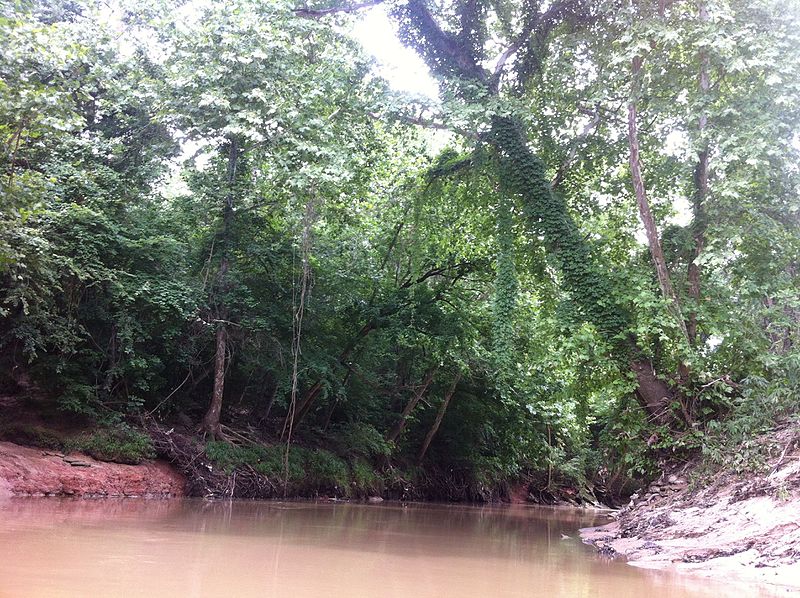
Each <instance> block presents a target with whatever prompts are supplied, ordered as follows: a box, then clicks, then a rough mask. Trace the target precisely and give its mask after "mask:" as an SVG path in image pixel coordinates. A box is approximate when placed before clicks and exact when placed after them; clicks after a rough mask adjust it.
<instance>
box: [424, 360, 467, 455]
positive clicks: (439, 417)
mask: <svg viewBox="0 0 800 598" xmlns="http://www.w3.org/2000/svg"><path fill="white" fill-rule="evenodd" d="M460 380H461V372H459V373H458V374H456V377H455V380H453V384H452V385H451V386H450V389H449V390H448V391H447V394H445V395H444V399H442V404H441V405H439V410H438V411H437V412H436V419H434V420H433V425H432V426H431V428H430V430H428V433H427V434H426V435H425V440H423V441H422V445H421V446H420V447H419V452H418V453H417V465H419V464H420V463H422V460H423V459H424V458H425V453H427V452H428V448H429V447H430V445H431V442H432V441H433V438H434V436H436V433H437V432H438V431H439V426H441V425H442V420H443V419H444V414H445V412H446V411H447V406H448V405H449V404H450V399H452V398H453V395H454V394H455V393H456V386H458V383H459V381H460Z"/></svg>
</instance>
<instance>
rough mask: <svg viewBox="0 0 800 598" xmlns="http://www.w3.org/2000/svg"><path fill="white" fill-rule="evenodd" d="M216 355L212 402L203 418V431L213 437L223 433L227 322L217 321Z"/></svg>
mask: <svg viewBox="0 0 800 598" xmlns="http://www.w3.org/2000/svg"><path fill="white" fill-rule="evenodd" d="M216 341H217V342H216V356H215V358H214V391H213V393H212V394H211V404H210V405H209V406H208V411H206V415H205V417H204V418H203V431H204V432H205V433H206V434H208V435H209V436H211V438H219V437H220V436H221V435H222V434H221V431H220V425H219V416H220V413H221V412H222V395H223V393H224V391H225V356H226V355H225V353H226V351H227V344H228V329H227V327H226V326H225V322H222V321H221V322H217V334H216Z"/></svg>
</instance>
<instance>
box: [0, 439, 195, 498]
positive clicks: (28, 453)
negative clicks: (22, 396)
mask: <svg viewBox="0 0 800 598" xmlns="http://www.w3.org/2000/svg"><path fill="white" fill-rule="evenodd" d="M185 487H186V480H185V479H184V477H183V476H182V475H181V474H179V473H178V472H177V471H175V470H174V469H173V468H172V467H171V466H170V465H169V464H167V463H165V462H163V461H147V462H144V463H141V464H139V465H123V464H120V463H106V462H103V461H97V460H95V459H93V458H91V457H89V456H87V455H84V454H81V453H69V454H66V455H65V454H63V453H58V452H55V451H47V450H43V449H37V448H27V447H23V446H19V445H17V444H13V443H10V442H0V497H4V496H76V497H84V498H96V497H133V496H138V497H146V498H167V497H175V496H183V495H184V494H185Z"/></svg>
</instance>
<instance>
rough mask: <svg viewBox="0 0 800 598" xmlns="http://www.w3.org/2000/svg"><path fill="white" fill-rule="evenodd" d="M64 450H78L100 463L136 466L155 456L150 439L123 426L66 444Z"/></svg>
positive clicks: (81, 437)
mask: <svg viewBox="0 0 800 598" xmlns="http://www.w3.org/2000/svg"><path fill="white" fill-rule="evenodd" d="M64 448H65V449H66V450H78V451H82V452H85V453H87V454H88V455H91V456H92V457H94V458H95V459H98V460H100V461H112V462H114V463H126V464H128V465H137V464H139V463H141V462H142V461H144V460H145V459H152V458H153V457H155V456H156V452H155V450H154V449H153V445H152V443H151V442H150V438H149V437H148V436H146V435H145V434H143V433H141V432H138V431H137V430H134V429H132V428H129V427H126V426H123V427H120V428H118V429H114V430H108V429H106V430H98V431H97V432H93V433H92V434H90V435H88V436H79V437H77V438H75V439H73V440H70V441H69V442H68V443H67V446H66V447H64Z"/></svg>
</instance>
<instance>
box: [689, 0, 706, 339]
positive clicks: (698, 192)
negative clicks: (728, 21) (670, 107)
mask: <svg viewBox="0 0 800 598" xmlns="http://www.w3.org/2000/svg"><path fill="white" fill-rule="evenodd" d="M699 17H700V21H701V22H702V23H706V22H708V8H706V5H705V3H702V2H701V3H700V6H699ZM699 62H700V69H699V76H698V83H697V86H698V89H699V91H700V95H701V101H702V103H703V107H702V110H701V112H700V118H699V119H698V122H697V134H698V137H699V141H700V151H699V152H698V153H697V166H696V167H695V170H694V196H693V198H692V240H693V243H694V246H693V247H692V256H691V261H690V262H689V267H688V269H687V272H686V277H687V279H688V283H689V289H688V292H689V297H690V298H691V300H692V306H691V309H690V311H689V315H688V318H687V320H686V330H687V333H688V336H689V342H690V343H691V344H692V346H696V345H697V306H698V305H699V304H700V264H699V263H698V262H699V258H700V254H701V253H702V251H703V248H704V247H705V244H706V237H705V235H706V210H705V203H706V198H707V197H708V153H709V151H708V150H709V147H708V140H707V139H705V132H706V127H707V126H708V115H707V114H706V108H705V102H706V101H707V97H706V96H707V95H708V91H709V89H710V88H711V80H710V78H709V73H708V66H709V58H708V50H706V49H705V48H702V49H701V50H700V52H699Z"/></svg>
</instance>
